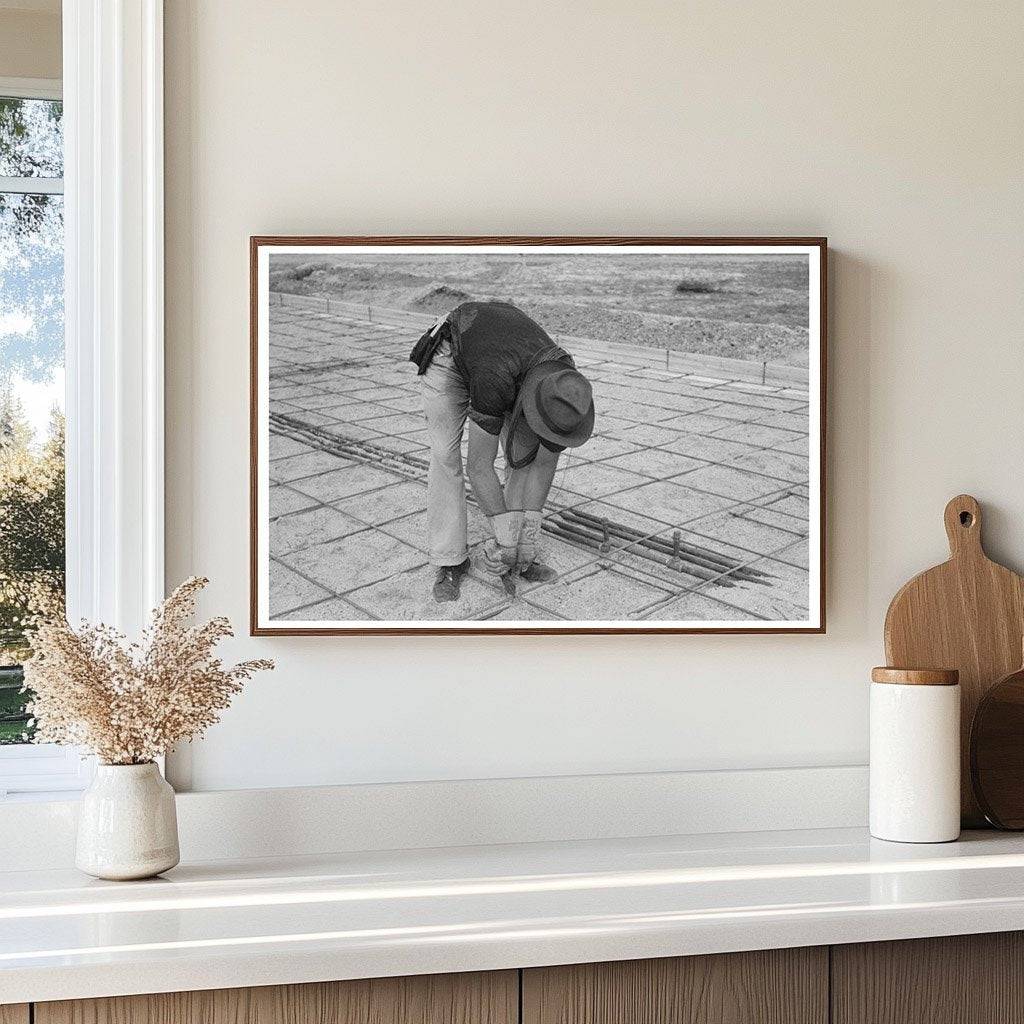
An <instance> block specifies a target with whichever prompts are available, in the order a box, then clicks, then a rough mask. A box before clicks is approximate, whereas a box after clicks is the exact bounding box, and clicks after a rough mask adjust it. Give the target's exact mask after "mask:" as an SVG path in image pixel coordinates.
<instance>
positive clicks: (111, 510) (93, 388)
mask: <svg viewBox="0 0 1024 1024" xmlns="http://www.w3.org/2000/svg"><path fill="white" fill-rule="evenodd" d="M63 39H64V64H63V81H62V83H52V82H45V81H43V80H39V81H36V82H33V80H24V79H21V80H17V81H18V82H20V83H21V85H22V88H23V89H30V88H42V89H49V90H50V94H49V95H44V94H42V93H39V92H34V93H33V96H38V98H47V99H53V98H59V97H60V93H61V91H62V92H63V100H64V211H65V213H64V231H65V268H64V281H65V301H64V322H65V379H66V381H67V394H66V403H65V415H66V419H67V446H66V463H67V520H66V523H67V526H66V529H67V543H66V550H67V605H68V617H69V619H70V620H71V621H72V622H74V621H77V620H78V619H81V618H86V619H89V620H90V621H97V622H105V623H107V624H108V625H112V626H116V627H117V628H119V629H121V630H123V631H124V632H126V633H128V634H129V635H133V636H134V635H137V634H138V633H139V631H140V630H141V628H142V626H143V625H144V623H145V622H146V619H147V617H148V614H149V611H150V610H151V609H152V608H153V607H155V605H156V604H157V603H158V602H159V601H160V600H161V599H162V597H163V596H164V395H163V388H164V359H163V333H164V297H163V274H164V263H163V261H164V254H163V206H164V204H163V0H64V3H63ZM7 83H9V87H11V88H13V87H14V85H15V82H14V81H12V80H7ZM54 90H55V91H56V95H54ZM6 94H7V95H16V94H15V93H12V92H7V93H6ZM91 774H92V765H91V763H90V762H88V761H83V759H82V758H81V757H80V756H79V755H78V753H77V752H76V751H72V750H66V749H62V748H59V747H52V746H50V747H48V746H29V745H26V746H17V747H8V748H0V799H2V798H3V797H4V796H5V795H7V796H8V797H10V796H11V795H13V796H14V797H15V798H17V797H18V795H19V794H22V795H24V794H35V795H36V796H37V797H39V796H42V795H44V794H54V795H58V796H59V795H60V794H61V792H62V791H63V792H65V793H66V792H67V791H68V790H77V789H81V788H83V787H84V786H85V785H86V784H87V783H88V779H89V778H90V777H91Z"/></svg>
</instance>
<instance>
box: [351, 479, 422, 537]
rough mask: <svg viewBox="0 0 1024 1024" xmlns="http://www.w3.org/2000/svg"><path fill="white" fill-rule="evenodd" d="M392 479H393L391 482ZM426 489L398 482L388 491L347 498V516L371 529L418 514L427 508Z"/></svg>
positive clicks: (406, 482) (420, 485) (409, 483)
mask: <svg viewBox="0 0 1024 1024" xmlns="http://www.w3.org/2000/svg"><path fill="white" fill-rule="evenodd" d="M392 479H394V478H392ZM426 501H427V489H426V488H425V487H424V486H423V484H421V483H418V482H416V483H414V482H411V481H408V480H401V478H399V482H396V483H392V484H390V485H388V486H387V487H382V488H379V489H378V490H375V491H369V492H367V493H363V494H353V495H350V496H349V497H348V498H347V499H346V500H345V502H344V507H345V509H346V511H347V512H348V514H349V515H351V516H354V517H355V518H356V519H359V520H361V521H362V522H364V523H369V524H370V525H371V526H380V525H382V524H383V523H387V522H389V521H391V520H393V519H398V518H400V517H402V516H406V515H408V514H409V513H410V512H419V511H422V510H423V509H424V508H425V507H426Z"/></svg>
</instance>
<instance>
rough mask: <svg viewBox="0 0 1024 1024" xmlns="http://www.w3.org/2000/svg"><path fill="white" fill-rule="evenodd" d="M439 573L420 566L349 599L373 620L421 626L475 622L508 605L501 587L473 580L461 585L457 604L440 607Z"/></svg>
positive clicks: (360, 591)
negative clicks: (436, 589)
mask: <svg viewBox="0 0 1024 1024" xmlns="http://www.w3.org/2000/svg"><path fill="white" fill-rule="evenodd" d="M436 572H437V570H436V569H435V568H434V567H433V566H432V565H421V566H417V567H416V568H413V569H409V570H407V571H405V572H400V573H397V574H396V575H394V576H390V577H388V578H387V579H383V580H380V581H379V582H377V583H374V584H372V585H371V586H368V587H362V588H360V589H359V590H355V591H353V592H352V593H350V594H349V595H348V598H349V600H351V601H353V602H354V603H356V604H357V605H359V606H360V607H361V608H364V609H365V610H366V612H367V613H368V616H369V617H370V618H374V619H398V620H402V621H411V622H420V621H425V622H429V621H434V620H439V619H476V618H481V617H483V616H484V615H488V614H494V613H495V612H497V611H500V610H501V609H502V608H504V607H506V606H507V605H508V604H509V599H508V597H507V596H506V595H505V591H504V590H503V589H502V588H501V586H500V584H499V585H494V586H492V585H489V584H487V583H484V582H482V581H481V580H479V579H476V578H474V577H471V576H470V577H466V578H464V579H463V581H462V586H461V588H460V591H459V599H458V601H451V602H444V603H440V604H439V603H438V602H437V601H435V600H434V598H433V595H432V588H433V585H434V577H435V575H436Z"/></svg>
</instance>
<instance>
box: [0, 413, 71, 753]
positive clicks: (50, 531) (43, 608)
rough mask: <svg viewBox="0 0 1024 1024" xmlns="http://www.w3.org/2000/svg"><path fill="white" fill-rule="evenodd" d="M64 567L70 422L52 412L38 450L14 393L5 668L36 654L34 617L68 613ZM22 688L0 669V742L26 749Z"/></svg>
mask: <svg viewBox="0 0 1024 1024" xmlns="http://www.w3.org/2000/svg"><path fill="white" fill-rule="evenodd" d="M64 560H65V548H64V418H63V416H61V415H60V414H59V413H57V412H54V414H53V418H52V421H51V424H50V432H49V435H48V437H47V438H46V441H45V442H44V444H43V445H42V446H41V447H40V448H38V449H37V448H35V447H34V446H33V444H32V431H31V428H30V427H29V425H28V422H27V420H26V418H25V414H24V412H23V410H22V408H21V403H20V402H19V401H18V399H17V398H16V397H13V396H12V395H10V394H9V393H8V394H6V395H4V396H3V397H2V398H0V665H8V666H11V665H17V664H18V663H19V662H21V661H23V660H24V659H25V658H26V657H27V656H28V655H29V654H30V653H31V651H30V649H29V646H28V643H27V640H26V636H25V626H26V624H27V623H28V622H29V621H30V620H31V619H32V618H33V617H34V616H35V615H37V614H39V613H41V612H51V613H52V612H55V611H56V612H59V613H63V600H64ZM16 682H20V672H19V673H11V672H9V671H8V672H5V671H4V670H3V669H2V668H0V743H4V742H8V743H10V742H20V741H21V740H22V733H23V732H24V730H25V716H24V715H23V714H22V708H23V706H24V703H25V701H26V700H27V699H28V696H27V695H25V694H21V693H17V694H16V696H15V693H14V692H12V691H13V690H14V683H16ZM15 699H16V700H17V705H16V706H15V704H14V701H15Z"/></svg>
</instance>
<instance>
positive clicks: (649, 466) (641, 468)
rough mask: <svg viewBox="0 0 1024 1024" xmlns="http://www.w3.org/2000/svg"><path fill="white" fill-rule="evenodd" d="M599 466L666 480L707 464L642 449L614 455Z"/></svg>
mask: <svg viewBox="0 0 1024 1024" xmlns="http://www.w3.org/2000/svg"><path fill="white" fill-rule="evenodd" d="M601 465H603V466H614V467H616V468H617V469H628V470H629V471H630V472H633V473H640V474H641V475H642V476H647V477H651V478H652V479H654V480H668V479H670V478H671V477H674V476H678V475H679V474H680V473H688V472H689V471H690V470H693V469H699V468H700V467H701V466H706V465H708V463H706V462H703V461H701V460H700V459H691V458H690V457H689V456H687V455H681V454H679V453H678V452H669V451H665V449H663V448H644V449H641V450H640V451H635V452H630V453H629V454H627V455H616V456H615V457H614V458H611V459H605V461H604V462H603V463H601Z"/></svg>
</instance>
